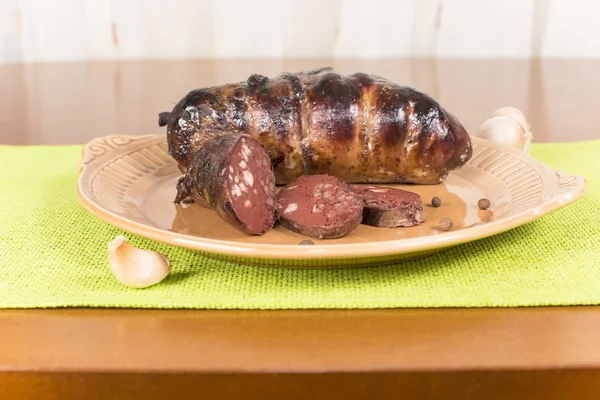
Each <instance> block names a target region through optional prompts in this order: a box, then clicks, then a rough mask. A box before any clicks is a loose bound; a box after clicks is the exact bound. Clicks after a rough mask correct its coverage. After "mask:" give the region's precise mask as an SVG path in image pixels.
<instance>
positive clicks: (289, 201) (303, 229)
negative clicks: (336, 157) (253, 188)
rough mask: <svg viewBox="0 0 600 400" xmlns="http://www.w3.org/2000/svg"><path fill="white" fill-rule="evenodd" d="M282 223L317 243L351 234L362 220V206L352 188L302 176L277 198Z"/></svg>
mask: <svg viewBox="0 0 600 400" xmlns="http://www.w3.org/2000/svg"><path fill="white" fill-rule="evenodd" d="M275 204H276V207H277V214H278V216H279V222H280V223H281V225H283V226H285V227H286V228H288V229H290V230H292V231H294V232H297V233H300V234H302V235H306V236H311V237H314V238H316V239H335V238H339V237H342V236H345V235H347V234H349V233H350V232H352V231H353V230H354V229H355V228H356V227H357V226H358V225H360V222H361V220H362V212H363V202H362V200H361V199H360V197H359V196H358V195H357V194H356V193H355V192H354V191H353V190H352V188H351V187H350V185H348V184H347V183H345V182H343V181H341V180H340V179H338V178H335V177H333V176H330V175H306V176H302V177H300V178H298V179H296V180H294V181H293V182H291V183H290V184H289V185H287V186H286V187H285V188H283V189H282V190H281V191H280V192H279V194H278V195H277V201H276V203H275Z"/></svg>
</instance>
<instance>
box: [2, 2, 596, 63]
mask: <svg viewBox="0 0 600 400" xmlns="http://www.w3.org/2000/svg"><path fill="white" fill-rule="evenodd" d="M409 56H418V57H584V58H588V57H600V1H596V0H396V1H394V0H279V1H278V0H220V1H219V0H147V1H143V0H0V63H5V62H38V61H41V62H54V61H86V60H119V59H168V58H210V57H368V58H372V57H409Z"/></svg>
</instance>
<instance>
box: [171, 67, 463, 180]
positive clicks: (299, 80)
mask: <svg viewBox="0 0 600 400" xmlns="http://www.w3.org/2000/svg"><path fill="white" fill-rule="evenodd" d="M161 119H162V120H163V124H164V123H166V124H167V138H168V143H169V151H170V153H171V155H172V156H173V157H174V158H175V159H176V160H177V162H178V163H179V165H180V168H181V170H182V171H185V170H186V169H187V167H188V166H189V163H190V160H191V157H192V154H193V153H194V152H195V151H197V150H198V149H199V148H201V147H202V146H203V145H204V144H205V143H206V142H207V140H208V139H210V138H212V137H213V136H215V135H220V134H232V133H245V134H248V135H250V136H252V137H253V138H255V139H257V140H258V141H259V142H260V143H261V144H262V145H263V146H264V147H265V148H266V149H267V151H268V152H269V156H270V157H271V160H272V163H273V168H274V172H275V178H276V183H277V184H287V183H289V182H291V181H292V180H294V179H296V178H298V177H299V176H301V175H314V174H330V175H333V176H336V177H338V178H340V179H343V180H345V181H347V182H353V183H367V182H372V183H373V182H374V183H394V182H396V183H419V184H436V183H440V182H442V181H443V180H444V179H445V178H446V176H447V175H448V172H449V171H451V170H454V169H457V168H459V167H461V166H462V165H464V164H465V163H466V162H467V161H468V160H469V159H470V158H471V152H472V150H471V142H470V139H469V135H468V134H467V132H466V130H465V129H464V127H463V126H462V125H461V123H460V122H459V121H458V120H457V119H456V118H455V117H454V116H452V115H451V114H450V113H448V112H446V111H445V110H444V109H443V108H442V107H441V106H440V105H439V104H438V103H437V102H436V101H435V100H434V99H432V98H431V97H429V96H428V95H426V94H424V93H422V92H419V91H418V90H415V89H413V88H410V87H405V86H399V85H397V84H395V83H393V82H391V81H389V80H386V79H384V78H381V77H377V76H374V75H367V74H364V73H356V74H353V75H348V76H346V75H341V74H338V73H336V72H334V71H333V70H332V69H330V68H324V69H319V70H314V71H310V72H301V73H296V74H290V73H283V74H281V75H279V76H277V77H275V78H273V79H269V78H267V77H264V76H260V75H252V76H250V78H248V80H247V81H246V82H241V83H236V84H227V85H221V86H216V87H210V88H204V89H197V90H193V91H191V92H190V93H188V94H187V95H186V96H185V97H184V98H183V99H181V101H180V102H179V103H178V104H177V105H176V106H175V108H174V109H173V111H172V112H171V113H170V115H168V114H167V116H166V117H165V115H161Z"/></svg>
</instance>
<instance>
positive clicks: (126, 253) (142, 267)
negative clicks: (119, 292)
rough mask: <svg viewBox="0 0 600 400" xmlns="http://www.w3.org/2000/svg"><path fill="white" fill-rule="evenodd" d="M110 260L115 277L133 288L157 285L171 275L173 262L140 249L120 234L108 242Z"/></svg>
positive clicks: (160, 255) (155, 253) (157, 254)
mask: <svg viewBox="0 0 600 400" xmlns="http://www.w3.org/2000/svg"><path fill="white" fill-rule="evenodd" d="M108 262H109V264H110V268H111V271H112V273H113V275H114V276H115V278H117V280H118V281H119V282H121V283H122V284H124V285H126V286H129V287H133V288H145V287H148V286H152V285H156V284H157V283H159V282H161V281H162V280H163V279H165V278H166V277H167V275H169V272H170V271H171V262H170V261H169V259H168V258H167V257H165V256H164V255H162V254H160V253H157V252H154V251H150V250H143V249H138V248H137V247H134V246H132V245H131V244H129V243H128V242H127V238H126V237H125V236H118V237H116V238H115V239H114V240H112V241H111V242H110V243H109V244H108Z"/></svg>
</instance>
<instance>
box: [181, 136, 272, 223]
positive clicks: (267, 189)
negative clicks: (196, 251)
mask: <svg viewBox="0 0 600 400" xmlns="http://www.w3.org/2000/svg"><path fill="white" fill-rule="evenodd" d="M177 190H178V192H177V198H176V199H175V202H180V201H182V200H184V199H185V198H187V197H191V198H192V199H193V200H194V202H196V203H199V204H200V205H203V206H208V207H210V208H213V209H214V210H215V211H216V212H217V213H218V214H219V216H220V217H221V218H222V219H224V220H225V221H227V222H229V223H230V224H232V225H233V226H234V227H236V228H237V229H239V230H241V231H242V232H245V233H248V234H252V235H262V234H264V233H265V232H267V231H268V230H270V229H271V228H272V227H273V224H274V223H275V176H274V175H273V169H272V167H271V160H270V159H269V155H268V154H267V152H266V151H265V149H264V148H263V147H262V146H261V145H260V143H258V142H257V141H256V140H254V139H252V138H250V137H247V136H245V135H221V136H217V137H215V138H214V139H213V140H211V141H209V142H208V143H207V144H206V145H205V146H204V147H202V148H201V149H200V150H198V151H197V152H196V153H195V154H194V155H193V157H192V160H191V162H190V167H189V169H188V171H187V173H186V175H185V176H184V177H183V178H182V179H181V180H180V181H179V183H178V185H177Z"/></svg>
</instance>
